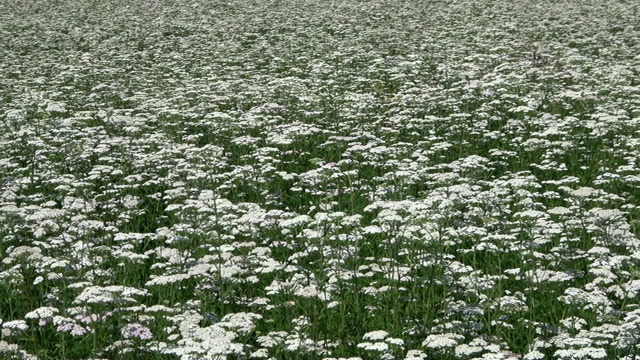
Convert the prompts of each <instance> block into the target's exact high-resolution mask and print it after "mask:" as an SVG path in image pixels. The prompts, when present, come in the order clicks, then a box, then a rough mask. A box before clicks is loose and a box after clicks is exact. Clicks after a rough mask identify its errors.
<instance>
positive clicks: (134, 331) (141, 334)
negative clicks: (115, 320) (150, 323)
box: [121, 323, 153, 340]
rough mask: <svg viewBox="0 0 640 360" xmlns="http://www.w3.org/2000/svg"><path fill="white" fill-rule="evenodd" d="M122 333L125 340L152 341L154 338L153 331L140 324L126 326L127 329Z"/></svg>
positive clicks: (124, 328) (123, 329)
mask: <svg viewBox="0 0 640 360" xmlns="http://www.w3.org/2000/svg"><path fill="white" fill-rule="evenodd" d="M121 333H122V336H123V337H124V338H125V339H131V338H138V339H140V340H150V339H152V338H153V334H152V333H151V330H149V328H148V327H146V326H143V325H141V324H138V323H133V324H127V325H125V327H123V328H122V330H121Z"/></svg>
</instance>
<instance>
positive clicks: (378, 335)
mask: <svg viewBox="0 0 640 360" xmlns="http://www.w3.org/2000/svg"><path fill="white" fill-rule="evenodd" d="M388 336H389V333H388V332H386V331H384V330H376V331H371V332H368V333H366V334H364V335H362V338H363V339H364V340H372V341H376V340H384V339H385V338H386V337H388Z"/></svg>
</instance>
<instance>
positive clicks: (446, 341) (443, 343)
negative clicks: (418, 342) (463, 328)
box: [422, 333, 464, 349]
mask: <svg viewBox="0 0 640 360" xmlns="http://www.w3.org/2000/svg"><path fill="white" fill-rule="evenodd" d="M463 339H464V336H462V335H458V334H453V333H447V334H437V335H429V336H427V338H426V339H425V340H424V341H423V342H422V346H424V347H427V348H430V349H444V348H452V347H454V346H456V345H458V341H461V340H463Z"/></svg>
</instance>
